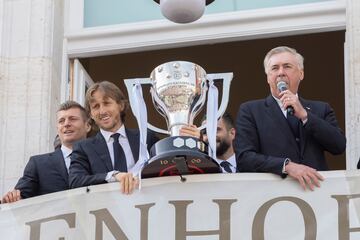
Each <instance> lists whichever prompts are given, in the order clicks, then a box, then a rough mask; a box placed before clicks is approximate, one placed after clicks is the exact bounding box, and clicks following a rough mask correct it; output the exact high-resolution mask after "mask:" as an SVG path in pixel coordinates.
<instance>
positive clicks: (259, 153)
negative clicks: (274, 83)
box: [234, 95, 346, 175]
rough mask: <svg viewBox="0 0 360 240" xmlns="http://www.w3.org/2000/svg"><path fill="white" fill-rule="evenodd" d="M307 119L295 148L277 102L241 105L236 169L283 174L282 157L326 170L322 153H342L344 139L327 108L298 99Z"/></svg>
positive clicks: (265, 101) (320, 104)
mask: <svg viewBox="0 0 360 240" xmlns="http://www.w3.org/2000/svg"><path fill="white" fill-rule="evenodd" d="M300 102H301V104H302V105H303V107H304V108H305V109H306V111H307V112H308V120H307V122H306V124H305V125H304V126H302V125H301V124H300V125H299V128H300V144H299V145H298V144H297V142H296V140H295V137H294V135H293V133H292V131H291V128H290V126H289V124H288V123H287V120H286V118H285V116H284V114H283V113H282V111H281V109H280V107H279V105H278V104H277V102H276V100H275V99H274V98H273V97H272V96H271V95H270V96H268V97H267V98H265V99H261V100H255V101H250V102H246V103H244V104H242V105H241V106H240V109H239V112H238V116H237V119H236V137H235V141H234V146H235V152H236V159H237V161H238V167H239V169H240V170H241V171H245V172H271V173H275V174H279V175H282V168H283V163H284V160H285V158H290V159H291V161H293V162H296V163H300V164H304V165H307V166H310V167H312V168H315V169H317V170H328V165H327V163H326V160H325V156H324V151H328V152H330V153H332V154H341V153H342V152H344V151H345V146H346V139H345V136H344V134H343V132H342V130H341V129H340V128H339V126H338V123H337V120H336V117H335V113H334V111H333V110H332V109H331V107H330V105H329V104H327V103H325V102H320V101H310V100H305V99H302V98H300Z"/></svg>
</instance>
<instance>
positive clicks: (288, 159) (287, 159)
mask: <svg viewBox="0 0 360 240" xmlns="http://www.w3.org/2000/svg"><path fill="white" fill-rule="evenodd" d="M290 162H291V160H290V158H285V161H284V165H283V171H282V172H283V174H287V172H286V168H285V167H286V165H288V164H289V163H290Z"/></svg>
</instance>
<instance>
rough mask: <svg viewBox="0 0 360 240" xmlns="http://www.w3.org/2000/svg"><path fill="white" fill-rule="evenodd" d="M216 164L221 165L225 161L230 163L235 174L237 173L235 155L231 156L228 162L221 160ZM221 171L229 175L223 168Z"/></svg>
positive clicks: (217, 160)
mask: <svg viewBox="0 0 360 240" xmlns="http://www.w3.org/2000/svg"><path fill="white" fill-rule="evenodd" d="M215 160H216V162H217V163H218V164H219V165H220V163H221V162H223V161H227V162H228V163H230V169H231V171H232V172H233V173H236V166H237V165H236V158H235V153H234V154H233V155H231V156H230V157H229V158H228V159H226V160H221V159H215ZM221 170H222V172H223V173H228V172H226V171H225V170H224V169H223V168H222V167H221Z"/></svg>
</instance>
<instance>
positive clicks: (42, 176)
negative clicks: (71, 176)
mask: <svg viewBox="0 0 360 240" xmlns="http://www.w3.org/2000/svg"><path fill="white" fill-rule="evenodd" d="M15 189H18V190H20V191H21V197H22V198H29V197H35V196H39V195H42V194H47V193H52V192H58V191H63V190H67V189H69V182H68V172H67V169H66V166H65V161H64V157H63V154H62V152H61V149H60V148H59V149H57V150H55V151H54V152H52V153H46V154H42V155H37V156H32V157H30V160H29V162H28V163H27V165H26V167H25V170H24V175H23V176H22V177H21V178H20V179H19V181H18V183H17V184H16V186H15Z"/></svg>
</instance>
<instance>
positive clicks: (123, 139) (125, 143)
mask: <svg viewBox="0 0 360 240" xmlns="http://www.w3.org/2000/svg"><path fill="white" fill-rule="evenodd" d="M100 132H101V134H102V135H103V137H104V138H105V141H106V145H107V147H108V150H109V153H110V158H111V163H112V165H113V167H114V164H115V161H114V146H113V142H114V138H112V137H111V135H113V134H114V133H113V132H108V131H105V130H103V129H101V128H100ZM115 133H120V137H119V143H120V145H121V147H122V149H123V151H124V154H125V157H126V165H127V169H128V170H129V169H131V168H132V167H133V166H134V165H135V160H134V156H133V154H132V152H131V148H130V144H129V140H128V138H127V136H126V131H125V127H124V125H122V126H121V127H120V128H119V129H118V130H117V131H116V132H115ZM116 172H117V171H111V172H108V173H107V175H106V178H105V180H106V181H107V182H115V181H116V179H115V178H114V174H115V173H116Z"/></svg>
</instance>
